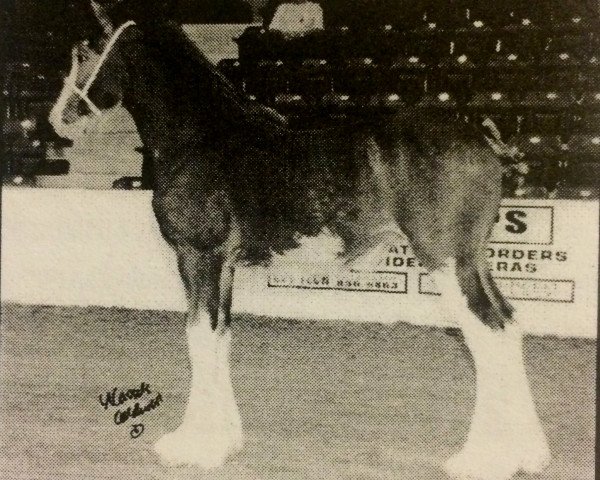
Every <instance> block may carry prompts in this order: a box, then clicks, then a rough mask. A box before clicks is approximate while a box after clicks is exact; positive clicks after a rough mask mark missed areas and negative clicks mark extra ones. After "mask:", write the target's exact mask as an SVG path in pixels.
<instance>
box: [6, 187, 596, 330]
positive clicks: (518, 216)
mask: <svg viewBox="0 0 600 480" xmlns="http://www.w3.org/2000/svg"><path fill="white" fill-rule="evenodd" d="M338 250H339V244H338V242H337V240H336V239H335V238H332V237H328V236H326V235H324V236H322V237H320V238H316V239H307V240H306V242H305V243H304V245H303V247H302V248H301V249H299V250H296V251H294V252H293V253H289V254H287V255H286V256H284V257H278V258H276V259H275V260H274V262H273V265H272V267H271V268H270V269H268V270H266V269H264V268H260V267H255V268H252V269H249V268H238V269H237V270H236V281H235V292H234V310H235V311H247V312H252V313H257V314H265V315H273V316H285V317H292V318H314V319H347V320H354V321H377V322H394V321H399V320H401V321H407V322H414V323H420V324H432V325H445V324H446V323H445V320H444V319H443V308H440V304H439V303H440V298H439V296H437V295H436V291H435V285H434V284H433V283H432V282H431V280H430V277H429V276H428V274H427V272H426V270H425V269H423V268H422V267H420V266H419V264H418V260H417V259H416V258H415V257H414V255H413V254H412V252H411V250H410V246H409V245H408V243H407V242H403V241H399V242H397V243H396V244H393V245H381V246H380V248H378V249H376V250H374V251H373V252H372V253H371V254H370V255H369V258H365V259H364V260H363V261H362V262H361V265H357V266H355V267H354V268H355V271H349V270H346V269H343V268H342V267H341V266H340V265H339V263H337V262H336V261H335V260H334V259H335V257H336V256H335V254H336V252H337V251H338ZM488 261H489V265H490V268H491V270H492V272H493V275H494V276H495V277H496V278H497V280H498V282H499V285H500V288H501V289H502V290H503V292H504V293H505V294H506V295H507V296H508V297H509V298H511V301H512V303H513V305H514V306H515V307H516V312H517V318H518V319H519V320H520V321H521V322H522V324H523V326H524V328H525V330H526V331H529V332H531V333H535V334H555V335H561V336H587V337H595V336H596V331H597V328H596V320H597V297H598V295H597V293H598V291H597V278H598V201H577V200H573V201H572V200H513V199H509V200H505V201H504V203H503V206H502V209H501V212H500V216H499V221H498V223H497V225H496V228H495V230H494V233H493V236H492V239H491V243H490V245H489V249H488ZM1 262H2V263H1V265H2V275H1V293H2V301H10V302H18V303H26V304H49V305H80V306H87V305H99V306H108V307H110V306H119V307H128V308H136V309H161V310H163V309H165V310H184V309H185V301H184V296H183V291H182V287H181V285H180V280H179V276H178V274H177V269H176V265H175V261H174V257H173V254H172V252H171V251H170V249H169V248H168V246H166V244H165V243H164V242H163V240H162V238H161V237H160V234H159V232H158V229H157V226H156V223H155V220H154V217H153V214H152V211H151V206H150V192H145V191H111V190H106V191H89V190H52V189H19V188H5V189H4V190H3V192H2V258H1Z"/></svg>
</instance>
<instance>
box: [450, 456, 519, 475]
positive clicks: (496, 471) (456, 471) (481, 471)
mask: <svg viewBox="0 0 600 480" xmlns="http://www.w3.org/2000/svg"><path fill="white" fill-rule="evenodd" d="M444 471H445V472H446V474H447V475H448V476H449V477H450V478H452V479H454V480H509V479H510V478H512V476H513V475H515V474H516V473H517V472H518V471H519V467H518V466H516V465H509V464H508V463H507V462H504V461H503V458H502V452H496V453H495V454H494V455H483V456H477V455H467V454H465V453H463V452H459V453H457V454H456V455H454V456H453V457H451V458H450V459H449V460H448V461H447V462H446V464H445V465H444Z"/></svg>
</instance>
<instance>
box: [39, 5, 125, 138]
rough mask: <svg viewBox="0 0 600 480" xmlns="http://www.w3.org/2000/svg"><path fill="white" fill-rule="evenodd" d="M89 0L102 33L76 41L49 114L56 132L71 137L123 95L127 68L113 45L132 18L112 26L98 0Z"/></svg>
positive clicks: (81, 131)
mask: <svg viewBox="0 0 600 480" xmlns="http://www.w3.org/2000/svg"><path fill="white" fill-rule="evenodd" d="M91 4H92V9H93V11H94V15H95V18H96V20H97V21H98V22H99V24H100V25H101V27H102V30H101V31H102V34H101V35H100V38H94V39H86V40H83V41H79V42H78V43H77V44H75V46H73V48H72V50H71V71H70V72H69V74H68V76H67V77H66V78H65V80H64V86H63V89H62V91H61V93H60V95H59V97H58V100H57V101H56V103H55V105H54V107H53V108H52V111H51V112H50V118H49V120H50V123H51V124H52V126H53V127H54V129H55V130H56V133H58V134H59V135H60V136H61V137H65V138H69V139H71V140H73V139H75V138H77V137H79V136H80V135H82V134H83V133H84V132H85V131H86V129H87V128H88V127H89V126H90V124H93V123H95V121H96V120H97V119H99V118H100V117H101V116H102V114H103V112H104V111H105V110H108V109H110V108H112V107H114V106H116V105H117V104H118V103H119V102H120V101H121V99H122V97H123V85H124V80H125V79H124V75H125V73H126V71H125V68H124V67H125V66H124V62H123V60H122V58H121V57H120V55H119V49H118V48H116V46H117V43H118V40H119V37H120V36H121V34H122V33H123V32H124V31H125V29H126V28H128V27H129V26H131V25H133V22H126V23H124V24H122V25H116V26H115V25H113V24H112V23H111V21H110V19H109V18H108V16H107V15H106V13H105V12H104V8H103V7H102V6H101V5H100V4H98V3H96V2H95V1H94V0H92V2H91Z"/></svg>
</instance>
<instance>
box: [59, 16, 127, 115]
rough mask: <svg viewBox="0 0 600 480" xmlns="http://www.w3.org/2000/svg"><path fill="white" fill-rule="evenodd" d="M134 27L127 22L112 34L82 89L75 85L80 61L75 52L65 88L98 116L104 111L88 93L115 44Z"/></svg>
mask: <svg viewBox="0 0 600 480" xmlns="http://www.w3.org/2000/svg"><path fill="white" fill-rule="evenodd" d="M132 25H135V22H134V21H133V20H129V21H127V22H125V23H124V24H123V25H121V26H120V27H119V28H118V29H117V30H115V32H114V33H113V34H112V36H111V37H110V39H109V40H108V43H107V44H106V47H105V48H104V51H103V52H102V54H101V55H100V59H99V60H98V63H97V64H96V66H95V67H94V70H92V74H91V75H90V78H88V80H87V82H85V85H84V86H83V88H81V89H80V88H79V87H78V86H77V85H75V79H76V77H77V68H78V60H77V55H76V52H75V50H74V51H73V69H72V71H71V73H70V74H69V76H68V77H67V78H66V79H65V86H66V87H68V88H69V89H70V90H71V91H72V92H74V93H76V94H77V95H79V97H80V98H81V99H82V100H83V101H84V102H85V103H86V104H87V105H88V107H89V108H90V110H91V111H92V112H93V113H94V114H95V115H97V116H101V115H102V111H101V110H100V109H99V108H98V107H97V106H96V105H95V104H94V102H92V100H90V98H89V97H88V92H89V90H90V88H91V87H92V84H93V83H94V81H95V80H96V77H97V76H98V73H99V72H100V69H101V68H102V65H103V64H104V62H105V61H106V59H107V57H108V54H109V53H110V51H111V50H112V48H113V47H114V45H115V43H116V42H117V40H118V39H119V37H120V36H121V34H122V33H123V32H124V31H125V29H126V28H128V27H131V26H132Z"/></svg>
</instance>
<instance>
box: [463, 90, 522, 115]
mask: <svg viewBox="0 0 600 480" xmlns="http://www.w3.org/2000/svg"><path fill="white" fill-rule="evenodd" d="M518 102H519V95H518V94H516V93H514V92H510V91H499V90H495V91H494V90H492V91H485V92H474V93H473V95H472V97H471V99H470V100H469V102H468V104H467V107H468V108H469V110H473V111H479V112H507V111H511V110H515V109H516V108H517V106H518V104H519V103H518Z"/></svg>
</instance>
